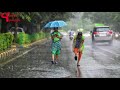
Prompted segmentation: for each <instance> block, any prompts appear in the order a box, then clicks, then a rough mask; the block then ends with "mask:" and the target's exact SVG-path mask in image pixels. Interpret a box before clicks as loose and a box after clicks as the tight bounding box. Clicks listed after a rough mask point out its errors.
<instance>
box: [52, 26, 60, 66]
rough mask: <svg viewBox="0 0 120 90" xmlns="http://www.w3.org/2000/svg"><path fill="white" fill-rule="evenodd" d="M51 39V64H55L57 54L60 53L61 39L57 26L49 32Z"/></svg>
mask: <svg viewBox="0 0 120 90" xmlns="http://www.w3.org/2000/svg"><path fill="white" fill-rule="evenodd" d="M51 39H52V61H51V62H52V64H57V61H58V56H59V55H60V51H61V42H60V41H61V39H62V35H61V33H60V32H59V31H58V28H57V27H55V28H54V31H53V32H52V33H51Z"/></svg>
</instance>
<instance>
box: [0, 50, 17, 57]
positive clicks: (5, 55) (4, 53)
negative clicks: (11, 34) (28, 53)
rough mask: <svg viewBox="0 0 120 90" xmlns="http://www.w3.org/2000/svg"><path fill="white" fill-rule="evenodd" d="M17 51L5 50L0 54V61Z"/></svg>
mask: <svg viewBox="0 0 120 90" xmlns="http://www.w3.org/2000/svg"><path fill="white" fill-rule="evenodd" d="M16 51H17V48H11V49H10V50H6V51H5V52H1V53H0V59H3V58H6V57H8V56H10V55H12V54H14V53H15V52H16Z"/></svg>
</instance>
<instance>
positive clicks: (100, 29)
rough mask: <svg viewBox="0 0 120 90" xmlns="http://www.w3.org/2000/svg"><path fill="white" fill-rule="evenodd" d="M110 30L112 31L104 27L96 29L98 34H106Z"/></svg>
mask: <svg viewBox="0 0 120 90" xmlns="http://www.w3.org/2000/svg"><path fill="white" fill-rule="evenodd" d="M108 30H110V28H108V27H103V28H97V29H96V31H98V32H106V31H108Z"/></svg>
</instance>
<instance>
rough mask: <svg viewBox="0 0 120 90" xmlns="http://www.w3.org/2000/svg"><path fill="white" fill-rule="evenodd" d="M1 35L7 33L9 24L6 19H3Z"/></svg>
mask: <svg viewBox="0 0 120 90" xmlns="http://www.w3.org/2000/svg"><path fill="white" fill-rule="evenodd" d="M1 20H2V21H1V33H5V32H7V22H6V20H5V19H1Z"/></svg>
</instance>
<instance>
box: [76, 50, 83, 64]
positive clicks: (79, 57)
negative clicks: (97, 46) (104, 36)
mask: <svg viewBox="0 0 120 90" xmlns="http://www.w3.org/2000/svg"><path fill="white" fill-rule="evenodd" d="M81 56H82V52H79V54H78V61H77V65H78V66H79V62H80V60H81Z"/></svg>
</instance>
